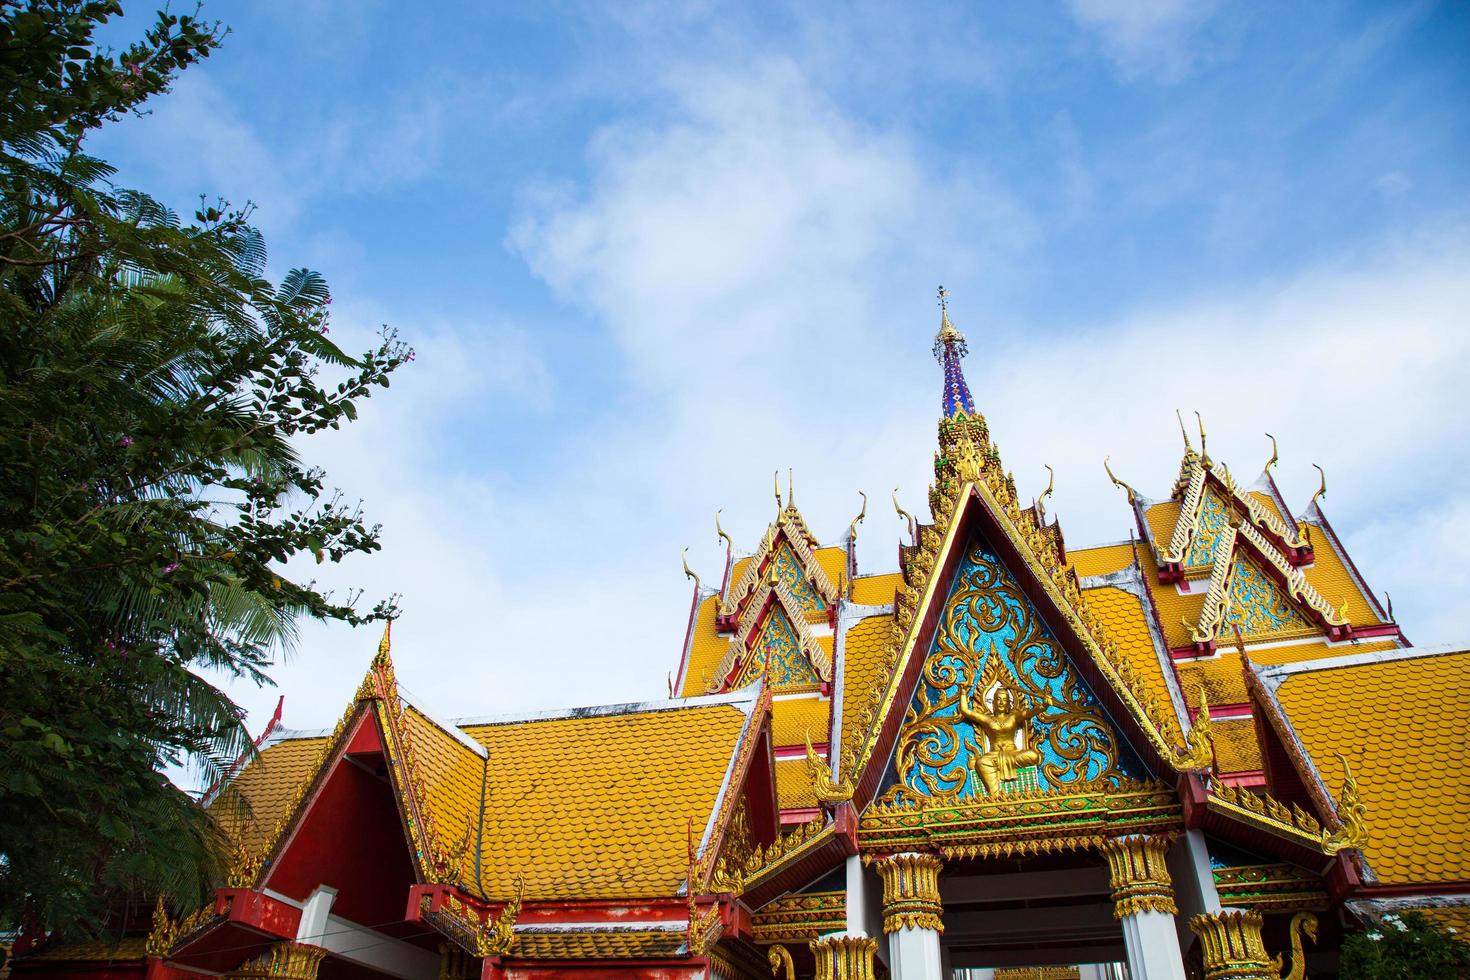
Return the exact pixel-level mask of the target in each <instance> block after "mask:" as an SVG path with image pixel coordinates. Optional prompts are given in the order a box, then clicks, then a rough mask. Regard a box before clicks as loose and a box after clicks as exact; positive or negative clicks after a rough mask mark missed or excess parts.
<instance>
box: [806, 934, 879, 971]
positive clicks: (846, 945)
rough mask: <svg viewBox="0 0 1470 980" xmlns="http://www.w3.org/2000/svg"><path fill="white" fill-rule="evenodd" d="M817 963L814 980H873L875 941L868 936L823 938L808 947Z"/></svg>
mask: <svg viewBox="0 0 1470 980" xmlns="http://www.w3.org/2000/svg"><path fill="white" fill-rule="evenodd" d="M808 945H809V946H810V947H811V951H812V955H813V956H814V957H815V958H816V961H817V971H816V975H815V976H816V980H874V977H875V974H874V970H873V956H874V954H876V953H877V952H878V940H876V939H873V938H871V937H869V936H847V935H836V936H823V937H822V938H820V939H813V940H812V941H811V942H810V943H809V944H808Z"/></svg>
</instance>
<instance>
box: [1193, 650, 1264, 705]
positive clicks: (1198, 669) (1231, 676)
mask: <svg viewBox="0 0 1470 980" xmlns="http://www.w3.org/2000/svg"><path fill="white" fill-rule="evenodd" d="M1174 666H1175V668H1176V669H1177V670H1178V672H1179V687H1180V689H1181V691H1182V692H1183V694H1184V703H1185V704H1186V705H1188V706H1189V710H1190V711H1191V712H1193V711H1194V710H1195V709H1197V708H1198V707H1199V692H1200V690H1201V689H1203V690H1204V692H1205V700H1206V701H1208V702H1209V704H1210V706H1211V707H1213V706H1215V705H1220V704H1245V703H1246V702H1248V701H1249V700H1250V695H1249V694H1247V693H1246V690H1245V674H1243V673H1242V672H1241V667H1240V654H1239V652H1237V651H1235V650H1217V651H1216V652H1215V656H1213V657H1206V658H1205V659H1203V660H1183V661H1180V662H1178V663H1176V664H1175V665H1174Z"/></svg>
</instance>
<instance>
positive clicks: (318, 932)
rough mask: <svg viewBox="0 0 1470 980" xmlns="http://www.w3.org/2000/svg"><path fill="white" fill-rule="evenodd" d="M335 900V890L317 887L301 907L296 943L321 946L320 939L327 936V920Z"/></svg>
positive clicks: (321, 886) (323, 886)
mask: <svg viewBox="0 0 1470 980" xmlns="http://www.w3.org/2000/svg"><path fill="white" fill-rule="evenodd" d="M336 900H337V889H335V888H329V887H328V886H326V885H317V887H316V891H314V892H312V893H311V895H310V896H308V897H307V899H306V904H305V905H303V906H301V922H300V924H299V925H297V927H296V941H297V942H299V943H312V944H314V945H317V946H321V945H323V943H322V937H323V936H325V935H326V934H327V919H328V918H330V917H331V915H332V903H333V902H334V901H336Z"/></svg>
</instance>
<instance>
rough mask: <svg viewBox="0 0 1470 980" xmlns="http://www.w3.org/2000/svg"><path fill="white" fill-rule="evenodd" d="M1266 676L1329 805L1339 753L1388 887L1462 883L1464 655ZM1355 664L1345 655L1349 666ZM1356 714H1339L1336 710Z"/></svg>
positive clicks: (1466, 729)
mask: <svg viewBox="0 0 1470 980" xmlns="http://www.w3.org/2000/svg"><path fill="white" fill-rule="evenodd" d="M1404 654H1407V656H1399V655H1389V656H1390V657H1391V659H1388V660H1384V661H1378V662H1372V661H1369V662H1360V663H1353V662H1352V661H1349V662H1348V663H1346V664H1333V665H1329V664H1327V663H1324V664H1322V665H1320V666H1319V665H1316V664H1312V665H1296V666H1293V667H1283V668H1277V669H1276V670H1275V671H1267V672H1265V675H1264V676H1265V679H1266V681H1267V684H1268V685H1270V684H1273V683H1274V684H1277V687H1276V698H1277V699H1278V701H1279V702H1280V704H1281V707H1282V709H1283V710H1284V711H1285V713H1286V716H1287V718H1288V719H1289V720H1290V722H1291V724H1292V727H1293V728H1294V729H1295V731H1296V733H1297V737H1298V738H1299V739H1300V740H1301V743H1302V745H1303V746H1304V747H1305V748H1306V750H1307V753H1308V754H1309V755H1310V756H1311V759H1312V762H1313V764H1314V765H1315V766H1316V768H1317V771H1318V772H1319V773H1320V774H1321V776H1322V778H1323V780H1324V782H1325V783H1326V784H1327V787H1328V790H1329V792H1330V793H1331V794H1332V795H1333V798H1334V799H1335V798H1337V796H1338V794H1339V793H1340V792H1341V790H1342V769H1341V766H1340V765H1339V764H1338V761H1337V759H1336V757H1335V755H1334V753H1338V752H1341V753H1342V754H1343V755H1345V756H1347V758H1348V761H1349V763H1350V764H1351V765H1352V767H1353V775H1354V776H1355V777H1356V778H1357V783H1358V791H1359V795H1360V797H1361V799H1362V802H1363V803H1364V804H1365V805H1366V806H1367V816H1366V820H1367V824H1368V831H1369V834H1370V838H1371V839H1370V841H1369V844H1368V846H1367V848H1366V849H1365V852H1364V853H1365V856H1366V857H1367V859H1368V863H1369V865H1370V867H1371V868H1372V870H1373V872H1374V873H1375V874H1376V875H1377V876H1378V878H1379V880H1381V881H1383V882H1386V883H1411V882H1412V883H1420V882H1436V881H1462V880H1465V879H1467V878H1470V757H1467V756H1466V754H1465V751H1464V746H1465V745H1466V744H1470V651H1456V652H1448V653H1439V654H1430V655H1422V656H1414V655H1413V653H1412V651H1404ZM1357 659H1358V658H1356V657H1355V658H1353V660H1357ZM1346 705H1355V706H1358V710H1357V711H1355V712H1353V713H1351V714H1349V715H1346V716H1345V713H1344V706H1346Z"/></svg>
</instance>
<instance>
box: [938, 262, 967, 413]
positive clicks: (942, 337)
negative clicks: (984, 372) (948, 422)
mask: <svg viewBox="0 0 1470 980" xmlns="http://www.w3.org/2000/svg"><path fill="white" fill-rule="evenodd" d="M939 313H940V322H939V333H938V334H937V335H936V336H935V338H934V357H935V359H936V360H937V361H939V363H940V364H943V365H944V397H943V402H944V417H945V418H951V417H953V416H955V415H958V414H960V413H961V412H963V413H965V414H966V415H974V414H975V402H974V400H973V399H971V398H970V386H969V385H967V384H965V371H964V369H963V368H962V367H961V366H960V361H961V360H962V359H963V358H964V356H965V355H966V354H967V353H969V350H970V349H969V347H968V346H967V345H966V344H965V335H964V334H962V333H960V332H959V331H958V330H956V329H955V328H954V324H953V323H950V322H949V290H947V289H945V288H944V287H943V286H940V287H939Z"/></svg>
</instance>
